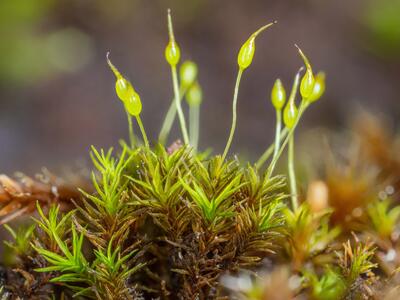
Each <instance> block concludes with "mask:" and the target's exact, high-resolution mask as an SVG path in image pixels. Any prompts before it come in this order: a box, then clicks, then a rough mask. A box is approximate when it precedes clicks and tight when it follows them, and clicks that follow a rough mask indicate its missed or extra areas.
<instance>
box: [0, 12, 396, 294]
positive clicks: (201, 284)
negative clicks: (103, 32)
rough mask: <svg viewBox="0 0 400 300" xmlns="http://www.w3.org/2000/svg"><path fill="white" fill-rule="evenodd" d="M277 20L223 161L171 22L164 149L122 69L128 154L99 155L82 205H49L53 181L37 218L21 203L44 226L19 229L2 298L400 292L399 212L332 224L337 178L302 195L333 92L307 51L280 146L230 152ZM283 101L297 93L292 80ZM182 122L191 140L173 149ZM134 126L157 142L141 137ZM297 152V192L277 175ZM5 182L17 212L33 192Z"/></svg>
mask: <svg viewBox="0 0 400 300" xmlns="http://www.w3.org/2000/svg"><path fill="white" fill-rule="evenodd" d="M270 25H272V23H271V24H269V25H267V26H264V27H261V29H259V30H258V31H256V33H254V34H252V35H251V36H250V39H249V40H247V41H246V42H245V43H244V45H243V46H242V48H241V51H239V59H238V69H239V72H238V77H237V81H236V87H235V92H234V97H233V101H232V102H233V110H232V117H233V118H232V120H233V122H232V127H231V129H230V134H229V137H228V142H227V145H226V147H225V151H224V154H223V155H210V154H209V153H205V152H201V151H198V149H197V140H198V137H199V126H198V120H199V113H200V104H201V101H202V99H201V95H202V94H201V90H200V85H199V83H198V81H197V77H196V76H197V66H195V65H194V63H193V62H191V63H190V65H191V67H192V68H195V69H196V72H192V73H193V74H194V75H193V74H192V75H193V76H189V77H190V80H186V78H185V80H184V84H183V85H181V86H179V80H178V75H177V74H178V72H177V69H176V67H177V65H178V63H179V60H180V50H179V49H180V48H179V47H178V44H177V42H176V40H175V37H174V34H173V31H172V22H171V18H169V36H170V43H169V44H168V46H167V52H166V53H167V57H166V58H167V62H168V63H169V64H170V66H171V74H172V81H173V86H174V99H173V101H172V104H171V105H172V106H171V108H170V110H169V112H168V114H167V117H166V121H165V122H164V125H163V128H162V130H161V134H160V140H159V142H158V143H154V144H150V143H149V141H148V139H147V135H146V132H145V128H144V125H143V123H142V121H141V119H140V114H141V108H142V102H141V98H140V96H139V95H138V93H137V92H136V91H135V89H134V88H133V86H132V84H131V83H130V82H129V81H128V80H126V79H125V78H124V77H123V75H122V74H121V73H120V72H119V71H118V70H117V69H116V67H114V65H112V63H111V61H110V60H108V63H109V65H110V67H111V68H112V70H113V72H114V74H115V76H116V79H117V82H116V92H117V95H118V97H119V98H120V99H121V101H122V103H123V105H124V107H125V109H126V112H127V116H128V122H129V123H128V124H129V133H130V135H129V137H130V141H129V145H128V144H127V143H125V142H123V141H122V142H121V147H120V149H119V150H118V151H116V152H114V151H113V149H109V150H103V149H101V150H97V149H96V148H95V147H92V150H91V158H92V161H93V165H94V170H93V172H92V175H91V181H92V188H83V189H81V190H80V197H77V196H76V194H71V196H70V197H67V198H65V197H57V196H60V194H59V193H57V189H56V190H54V187H57V185H53V186H51V188H50V190H48V189H45V190H46V191H47V193H43V195H44V196H43V197H44V198H40V197H38V196H37V195H39V194H38V193H37V190H36V189H35V188H34V187H35V186H40V183H39V182H33V184H32V185H31V186H30V189H28V188H25V191H26V192H25V193H24V194H23V197H24V198H20V199H28V200H27V203H28V204H27V205H26V207H28V208H29V209H26V210H22V211H21V209H20V207H16V208H13V207H11V206H9V207H8V209H7V213H13V212H14V213H15V214H16V215H22V214H24V213H28V212H31V211H32V210H33V208H34V203H35V201H36V200H38V201H37V203H36V208H37V213H38V214H37V215H36V216H35V217H34V218H33V220H34V221H33V225H32V226H28V227H21V228H19V229H17V230H14V229H13V228H12V227H10V226H8V225H7V229H8V231H9V232H10V234H11V236H12V237H13V240H14V241H11V242H7V245H8V249H9V251H11V252H12V254H13V255H14V258H15V259H14V261H12V262H9V263H8V265H7V266H6V267H5V268H4V269H3V272H2V278H3V281H2V282H1V285H2V289H1V293H2V299H54V298H56V299H70V298H72V297H76V298H80V299H156V298H159V299H267V298H268V299H292V298H294V297H297V298H301V299H303V298H304V299H321V300H328V299H342V298H343V299H368V298H371V299H372V298H373V297H378V296H379V295H384V294H388V292H387V291H388V290H390V289H391V288H392V287H397V283H396V276H395V275H396V270H397V269H398V267H399V266H400V263H397V260H395V259H394V258H396V255H397V249H399V243H398V235H397V236H396V235H395V233H396V232H397V229H396V228H397V225H398V224H399V220H398V219H399V216H400V213H399V208H398V207H394V208H393V206H394V205H393V204H392V202H390V201H389V200H387V201H385V202H379V200H378V198H375V199H373V200H371V201H368V202H367V201H361V202H360V203H363V206H362V207H361V208H360V209H361V210H362V211H365V212H366V219H367V220H371V223H368V221H366V222H362V221H363V219H360V222H359V223H358V225H360V226H359V227H351V228H349V227H346V226H344V225H345V224H348V223H345V222H340V221H339V222H337V223H336V224H335V225H332V222H331V221H332V218H331V216H332V213H333V212H334V208H335V206H334V204H335V202H334V201H332V202H331V203H332V205H331V206H333V208H332V207H329V204H328V202H327V200H326V183H325V182H319V184H316V185H313V186H312V188H310V191H309V193H308V195H307V197H304V196H305V195H302V194H301V193H300V192H299V193H298V192H297V191H298V189H297V180H296V174H295V157H294V132H295V129H296V127H297V125H298V123H299V120H300V119H301V117H302V116H303V114H304V112H305V111H306V109H307V108H308V107H309V106H310V105H311V104H312V103H314V102H315V101H316V100H318V99H319V97H321V96H322V94H323V91H324V89H325V86H324V85H325V81H324V80H325V76H322V75H318V76H316V77H315V78H316V79H315V78H314V75H313V71H312V68H311V64H310V62H309V59H308V58H307V57H306V56H305V55H304V53H303V52H302V51H301V50H300V48H299V52H300V55H301V57H302V59H303V61H304V64H305V66H306V73H305V75H303V79H302V80H300V77H301V72H302V69H300V70H299V72H298V73H297V74H296V76H295V80H294V83H293V87H292V91H291V93H290V97H289V99H288V102H287V103H286V104H285V102H286V97H281V99H279V100H280V103H279V105H276V101H275V100H276V99H274V97H275V96H276V92H274V93H272V97H273V99H272V101H273V105H274V108H275V110H276V113H277V122H276V135H275V136H276V138H275V141H274V142H273V143H272V145H271V146H270V147H269V148H267V150H266V151H265V153H264V154H263V155H262V156H261V157H260V159H259V160H258V161H257V162H256V163H255V164H254V165H253V164H252V163H248V162H240V161H239V160H238V159H236V158H234V159H231V158H229V156H228V153H229V150H230V145H231V142H232V139H233V136H234V131H235V128H236V103H237V101H238V94H239V93H238V91H239V84H240V78H241V76H242V75H243V74H244V71H245V69H247V68H248V67H249V66H250V64H251V62H252V58H253V56H254V53H255V37H256V36H257V35H258V34H259V33H260V32H261V31H262V30H264V29H265V28H267V27H268V26H270ZM171 43H172V46H171ZM174 49H175V50H174ZM177 49H178V50H179V51H178V50H177ZM243 49H244V50H243ZM178 54H179V55H178ZM184 66H185V67H187V66H188V64H184ZM180 74H187V72H183V71H182V72H180ZM185 76H186V75H185ZM300 82H301V84H300ZM299 84H300V95H301V101H300V102H299V103H297V104H296V96H297V94H298V92H299ZM193 87H195V89H196V90H195V91H192V92H190V89H191V88H193ZM186 92H188V93H189V99H187V100H188V104H189V105H193V103H195V107H191V108H192V109H193V110H194V111H192V114H193V115H192V118H190V122H189V125H190V127H189V128H190V131H189V133H190V134H189V133H188V131H187V129H186V121H185V116H184V114H183V111H182V108H181V100H182V97H184V96H185V93H186ZM193 93H194V94H193ZM279 94H280V95H286V92H285V90H284V86H283V84H282V83H281V82H280V81H279ZM193 98H195V101H194V102H193V101H192V100H193ZM275 98H276V97H275ZM281 102H282V103H281ZM297 102H298V101H297ZM285 105H286V107H285ZM294 112H295V113H294ZM176 114H178V117H179V121H180V125H181V129H182V134H183V136H184V144H183V145H182V144H181V143H180V142H175V143H174V144H173V145H172V146H170V147H168V148H167V147H166V146H165V141H167V138H168V133H169V129H170V128H171V124H172V123H173V121H174V120H175V116H176ZM282 116H283V120H284V124H282V121H281V120H282ZM132 117H134V118H135V119H136V121H137V123H138V126H139V128H140V131H141V134H142V138H143V143H141V141H140V139H139V138H138V137H137V136H135V134H134V131H133V122H132ZM282 125H285V128H284V129H281V128H282ZM190 142H192V143H193V144H191V143H190ZM287 145H288V146H289V155H288V162H287V166H288V171H289V172H288V177H289V182H290V184H289V185H288V184H287V183H286V177H285V176H284V174H281V175H274V171H275V166H276V165H277V163H278V161H279V159H280V157H281V156H282V154H283V152H284V151H285V149H286V146H287ZM270 156H272V158H271V161H270V163H269V164H268V165H267V166H266V167H265V163H266V161H268V159H269V157H270ZM1 182H2V187H1V189H0V199H6V201H5V202H8V204H10V203H13V204H15V203H17V200H16V199H17V197H18V196H20V197H22V195H19V194H18V193H11V190H10V186H13V185H12V184H10V181H8V188H7V186H6V185H5V184H4V182H5V181H4V177H2V180H1ZM11 182H12V181H11ZM18 186H19V185H18V184H17V183H15V184H14V187H18ZM43 187H48V186H46V185H44V186H43ZM81 187H82V186H81ZM315 189H317V190H315ZM40 195H42V194H40ZM45 196H46V197H47V198H46V197H45ZM5 197H8V198H5ZM46 199H47V201H46ZM304 199H307V200H304ZM289 200H291V201H289ZM288 202H290V205H289V204H288ZM63 203H64V204H65V203H67V205H62V206H61V204H63ZM364 203H366V204H365V205H364ZM6 207H7V206H6ZM356 208H358V207H356ZM3 209H4V208H3ZM350 213H353V211H352V212H350ZM14 216H15V215H14ZM9 219H10V218H8V219H6V221H8V220H9ZM3 221H4V219H3ZM369 224H372V225H369ZM343 229H344V230H343ZM351 232H355V233H354V237H352V236H351ZM367 233H372V234H367ZM374 242H375V244H374ZM393 251H394V252H393ZM393 253H394V254H393ZM385 255H390V257H389V258H388V257H387V256H385ZM393 257H394V258H393ZM379 259H380V260H379ZM391 262H393V263H391ZM254 271H257V272H254ZM378 274H381V275H382V276H383V277H384V280H381V281H379V280H378V278H377V275H378ZM282 297H283V298H282Z"/></svg>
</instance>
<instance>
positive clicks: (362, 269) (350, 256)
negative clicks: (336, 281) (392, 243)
mask: <svg viewBox="0 0 400 300" xmlns="http://www.w3.org/2000/svg"><path fill="white" fill-rule="evenodd" d="M355 242H356V243H355V245H354V246H352V245H351V244H350V241H349V240H348V241H347V242H346V243H343V252H337V256H338V258H339V265H340V267H341V268H342V274H343V275H344V277H345V278H346V281H347V285H348V286H351V285H352V284H353V283H354V282H355V281H356V280H357V278H359V277H360V276H361V275H363V274H367V273H369V272H370V271H371V269H373V268H376V267H377V264H376V263H373V262H372V261H371V260H372V258H373V257H374V254H375V248H374V244H373V243H372V242H370V241H367V242H366V243H361V242H360V241H359V240H358V239H357V238H355Z"/></svg>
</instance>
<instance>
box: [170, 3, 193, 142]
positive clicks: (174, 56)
mask: <svg viewBox="0 0 400 300" xmlns="http://www.w3.org/2000/svg"><path fill="white" fill-rule="evenodd" d="M168 34H169V43H168V45H167V47H166V48H165V59H166V60H167V62H168V64H169V65H170V66H171V73H172V84H173V88H174V96H175V105H176V110H177V112H178V117H179V122H180V125H181V130H182V135H183V141H184V142H185V144H189V135H188V133H187V128H186V121H185V116H184V115H183V111H182V106H181V96H180V91H179V83H178V74H177V70H176V66H177V64H178V62H179V60H180V57H181V51H180V49H179V46H178V44H177V43H176V41H175V35H174V29H173V27H172V18H171V10H170V9H168Z"/></svg>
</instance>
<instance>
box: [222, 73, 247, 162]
mask: <svg viewBox="0 0 400 300" xmlns="http://www.w3.org/2000/svg"><path fill="white" fill-rule="evenodd" d="M242 74H243V69H241V68H239V72H238V74H237V77H236V84H235V91H234V93H233V102H232V126H231V131H230V133H229V138H228V142H227V143H226V146H225V150H224V154H223V155H222V160H225V158H226V155H227V154H228V151H229V148H230V147H231V144H232V140H233V135H234V134H235V129H236V119H237V116H236V111H237V99H238V94H239V85H240V79H241V78H242Z"/></svg>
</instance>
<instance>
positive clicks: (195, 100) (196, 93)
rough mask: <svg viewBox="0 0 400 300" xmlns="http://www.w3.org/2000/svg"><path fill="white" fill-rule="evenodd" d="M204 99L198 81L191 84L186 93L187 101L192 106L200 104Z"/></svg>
mask: <svg viewBox="0 0 400 300" xmlns="http://www.w3.org/2000/svg"><path fill="white" fill-rule="evenodd" d="M202 101H203V91H202V90H201V87H200V85H199V83H198V82H195V83H194V84H192V85H191V86H190V88H189V89H188V91H187V93H186V102H187V103H188V104H189V105H190V106H196V105H200V104H201V102H202Z"/></svg>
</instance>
